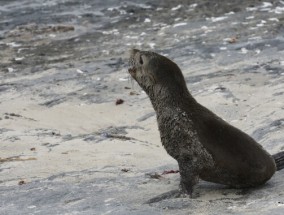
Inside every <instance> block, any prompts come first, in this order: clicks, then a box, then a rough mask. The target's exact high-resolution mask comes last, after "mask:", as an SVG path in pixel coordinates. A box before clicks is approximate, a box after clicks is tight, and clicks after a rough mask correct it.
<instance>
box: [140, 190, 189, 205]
mask: <svg viewBox="0 0 284 215" xmlns="http://www.w3.org/2000/svg"><path fill="white" fill-rule="evenodd" d="M179 197H185V194H184V193H183V192H181V190H171V191H169V192H166V193H163V194H161V195H158V196H156V197H154V198H152V199H149V200H148V201H146V202H145V204H151V203H156V202H160V201H162V200H165V199H172V198H179Z"/></svg>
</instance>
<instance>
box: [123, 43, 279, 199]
mask: <svg viewBox="0 0 284 215" xmlns="http://www.w3.org/2000/svg"><path fill="white" fill-rule="evenodd" d="M129 64H130V68H129V69H128V71H129V73H130V75H131V76H132V77H133V78H134V79H135V80H136V81H137V83H138V84H139V85H140V86H141V87H142V89H143V90H144V91H145V92H146V93H147V94H148V96H149V98H150V100H151V103H152V105H153V107H154V109H155V111H156V113H157V121H158V127H159V131H160V137H161V141H162V144H163V146H164V148H165V149H166V151H167V153H168V154H169V155H170V156H172V157H173V158H174V159H176V160H177V162H178V165H179V170H180V189H179V190H180V192H181V193H183V194H188V195H190V196H191V197H192V192H193V187H194V185H195V184H197V182H198V179H199V178H201V179H203V180H205V181H209V182H214V183H219V184H224V185H229V186H230V187H234V188H248V187H255V186H259V185H262V184H264V183H265V182H266V181H268V180H269V179H270V178H271V177H272V175H273V174H274V173H275V171H276V170H280V169H282V168H284V152H280V153H278V154H276V155H273V156H271V155H270V154H269V153H268V152H267V151H266V150H264V149H263V148H262V146H261V145H260V144H258V143H257V142H256V141H255V140H254V139H253V138H251V137H250V136H249V135H247V134H246V133H244V132H242V131H241V130H239V129H238V128H235V127H233V126H232V125H230V124H229V123H227V122H225V121H224V120H222V119H221V118H220V117H218V116H217V115H215V114H214V113H213V112H211V111H210V110H208V109H207V108H205V107H204V106H202V105H201V104H199V103H198V102H197V101H196V100H195V99H194V98H193V97H192V95H191V94H190V93H189V91H188V89H187V86H186V82H185V80H184V77H183V74H182V72H181V70H180V68H179V67H178V66H177V65H176V64H175V63H174V62H172V61H171V60H170V59H168V58H166V57H164V56H162V55H159V54H157V53H154V52H149V51H140V50H137V49H133V50H131V53H130V59H129Z"/></svg>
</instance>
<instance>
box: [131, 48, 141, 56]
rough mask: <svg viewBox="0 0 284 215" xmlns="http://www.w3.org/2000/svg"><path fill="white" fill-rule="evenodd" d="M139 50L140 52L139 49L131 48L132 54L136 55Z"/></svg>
mask: <svg viewBox="0 0 284 215" xmlns="http://www.w3.org/2000/svg"><path fill="white" fill-rule="evenodd" d="M137 52H140V50H138V49H131V50H130V56H134V55H135V54H136V53H137Z"/></svg>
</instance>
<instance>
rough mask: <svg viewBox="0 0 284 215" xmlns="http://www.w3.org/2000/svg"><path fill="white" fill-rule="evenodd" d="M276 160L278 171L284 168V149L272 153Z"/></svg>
mask: <svg viewBox="0 0 284 215" xmlns="http://www.w3.org/2000/svg"><path fill="white" fill-rule="evenodd" d="M272 157H273V158H274V160H275V163H276V168H277V171H279V170H280V169H284V151H283V152H279V153H277V154H275V155H272Z"/></svg>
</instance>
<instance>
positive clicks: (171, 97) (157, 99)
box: [147, 86, 197, 113]
mask: <svg viewBox="0 0 284 215" xmlns="http://www.w3.org/2000/svg"><path fill="white" fill-rule="evenodd" d="M147 94H148V96H149V97H150V100H151V103H152V105H153V107H154V109H155V111H156V112H157V113H162V112H163V111H165V110H166V109H176V108H179V109H180V108H182V109H183V107H184V108H185V109H187V110H188V108H190V107H191V106H192V107H193V106H194V105H196V103H197V102H196V100H195V99H194V98H193V97H192V95H191V94H190V93H189V91H188V89H187V88H185V89H179V90H177V89H175V90H173V89H170V88H163V87H160V86H156V87H154V88H153V89H151V90H149V91H148V92H147Z"/></svg>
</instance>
